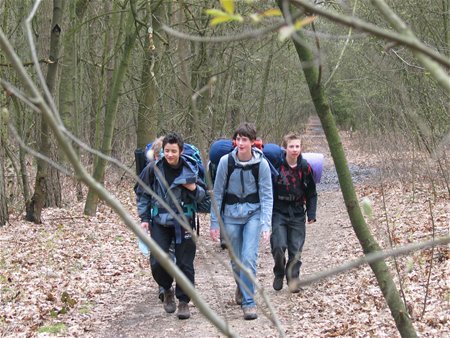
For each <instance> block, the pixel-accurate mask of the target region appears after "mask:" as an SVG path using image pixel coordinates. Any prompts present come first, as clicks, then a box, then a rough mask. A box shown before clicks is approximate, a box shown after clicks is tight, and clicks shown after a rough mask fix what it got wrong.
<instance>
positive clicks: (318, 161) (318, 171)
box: [302, 153, 324, 183]
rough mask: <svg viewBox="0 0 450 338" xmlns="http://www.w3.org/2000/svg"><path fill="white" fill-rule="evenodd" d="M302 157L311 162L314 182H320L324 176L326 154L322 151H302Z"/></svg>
mask: <svg viewBox="0 0 450 338" xmlns="http://www.w3.org/2000/svg"><path fill="white" fill-rule="evenodd" d="M302 157H303V158H304V159H305V160H306V161H307V162H308V163H309V165H310V166H311V168H312V170H313V178H314V182H316V183H320V178H321V177H322V170H323V161H324V156H323V154H320V153H302Z"/></svg>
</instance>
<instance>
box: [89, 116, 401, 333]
mask: <svg viewBox="0 0 450 338" xmlns="http://www.w3.org/2000/svg"><path fill="white" fill-rule="evenodd" d="M304 148H305V149H304V150H305V151H308V152H320V153H323V154H324V155H325V165H324V172H323V179H324V182H323V183H320V184H319V189H318V191H319V199H318V210H317V222H316V223H314V224H312V225H308V226H307V235H306V243H305V246H304V251H303V255H302V261H303V265H302V269H301V275H303V276H306V275H310V274H312V273H315V272H319V271H322V270H324V269H327V268H331V267H334V266H336V265H338V264H341V263H343V262H344V261H346V260H348V259H350V258H354V257H356V256H357V255H359V254H360V253H361V249H360V247H359V244H358V243H357V240H356V238H355V236H354V234H353V230H352V228H351V225H350V223H349V220H348V217H347V213H346V210H345V205H344V203H343V200H342V195H341V193H340V190H339V187H338V185H337V178H336V174H335V172H334V165H333V162H332V159H331V156H330V154H329V149H328V145H327V143H326V139H325V136H324V134H323V130H322V128H321V125H320V120H319V119H318V117H316V116H314V117H311V118H310V119H309V123H308V126H307V128H306V132H305V135H304ZM351 160H352V159H349V163H350V164H351ZM356 168H359V167H356ZM272 264H273V261H272V256H271V253H270V247H269V246H268V245H266V246H264V245H263V246H262V247H261V248H260V255H259V262H258V275H257V279H258V282H259V285H260V286H261V287H262V288H263V289H264V290H265V292H266V293H267V295H268V297H269V299H270V301H271V303H272V306H273V308H274V310H275V312H276V313H277V314H278V318H279V320H280V322H281V326H282V328H283V331H284V332H285V334H286V336H288V337H312V336H326V335H329V334H334V333H333V332H335V333H336V332H339V331H340V330H343V331H342V333H344V332H347V331H348V330H350V332H351V330H355V328H353V329H352V328H351V326H352V325H353V326H355V325H356V324H357V323H358V322H361V319H358V317H361V318H362V322H361V323H363V324H364V325H365V327H366V328H367V327H369V328H370V327H371V326H372V327H373V330H374V332H376V330H377V323H376V322H379V321H386V322H387V323H384V325H385V327H384V329H386V327H388V328H389V329H388V332H387V333H388V335H389V336H395V335H396V333H395V332H396V331H395V327H393V326H392V324H390V322H391V321H390V318H389V313H388V312H387V311H384V312H382V314H380V313H378V314H377V315H376V316H377V320H376V321H373V319H372V318H370V316H368V315H367V312H368V311H369V310H370V309H365V310H364V311H362V310H361V308H362V305H360V303H361V302H360V301H359V300H361V297H362V298H363V300H362V303H363V304H368V303H369V302H371V301H370V300H364V294H361V293H360V291H361V290H362V289H364V290H365V288H366V287H367V284H368V281H367V280H368V279H370V278H369V275H370V272H368V271H367V268H363V269H361V270H359V271H358V273H357V272H348V273H346V274H345V275H339V276H334V277H332V278H329V279H325V280H321V281H320V282H317V283H314V284H311V285H309V286H307V287H305V288H304V289H303V290H302V291H301V292H300V293H298V294H291V293H289V291H288V290H287V288H286V286H285V287H284V288H283V289H282V290H281V291H279V292H276V291H274V290H273V289H272V281H273V274H272ZM195 268H196V288H197V290H198V291H199V293H200V295H201V296H202V298H203V299H204V300H206V301H207V303H208V304H209V306H210V307H211V308H212V309H213V310H214V311H216V312H217V313H218V314H219V315H220V316H221V317H222V318H223V319H225V320H226V321H227V323H228V324H229V326H230V328H231V329H232V330H233V332H235V333H236V334H237V335H239V336H241V337H276V336H279V332H278V331H277V329H276V328H275V326H274V325H273V324H272V322H271V320H270V319H269V316H266V315H267V307H266V306H265V305H264V304H263V301H262V299H261V297H260V296H258V297H257V300H258V304H260V305H259V306H258V313H259V318H258V319H257V320H254V321H244V320H243V319H242V311H241V309H240V307H239V306H237V305H235V304H234V301H233V297H234V289H235V284H234V281H233V278H232V275H231V272H230V271H229V262H228V255H227V252H226V251H224V250H221V249H220V248H219V246H218V245H217V244H216V243H213V242H212V241H211V240H210V239H209V216H206V217H204V218H203V219H202V227H201V236H200V239H199V242H198V246H197V256H196V262H195ZM141 286H142V287H139V288H138V289H136V288H135V289H134V290H128V292H127V294H126V297H124V296H120V295H118V297H119V298H121V299H120V300H119V299H118V302H117V303H118V305H117V306H116V307H115V308H113V309H112V312H113V313H115V314H114V315H113V318H112V319H111V320H110V321H109V325H108V326H106V327H103V329H102V330H100V331H98V332H96V333H95V332H91V334H92V335H93V336H95V337H149V336H151V337H217V336H222V334H220V333H219V332H218V330H217V329H216V328H215V327H213V326H212V325H211V324H210V323H209V322H208V321H207V320H206V319H205V318H204V317H203V316H202V315H201V313H200V312H199V311H198V310H197V308H196V307H195V305H194V304H193V303H192V302H191V303H190V308H191V314H192V316H191V319H189V320H184V321H180V320H178V319H177V317H176V315H175V314H167V313H165V312H164V310H163V307H162V304H161V303H160V301H159V300H158V298H157V286H156V283H155V282H154V281H153V279H152V278H151V274H150V272H149V269H147V272H146V275H145V276H144V278H143V283H142V285H141ZM372 292H376V291H373V290H372ZM355 299H357V300H358V301H357V302H356V303H357V304H353V302H352V301H353V300H355ZM372 302H373V301H372ZM355 307H356V308H355ZM355 311H356V312H355ZM337 318H339V320H336V319H337ZM367 318H368V319H367ZM367 321H369V323H367ZM349 326H350V329H349ZM355 327H356V326H355ZM94 331H95V330H94ZM356 331H358V330H357V329H356ZM360 333H361V332H360Z"/></svg>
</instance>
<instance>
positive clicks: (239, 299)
mask: <svg viewBox="0 0 450 338" xmlns="http://www.w3.org/2000/svg"><path fill="white" fill-rule="evenodd" d="M234 300H235V301H236V304H237V305H242V292H241V289H240V288H239V286H236V291H235V292H234Z"/></svg>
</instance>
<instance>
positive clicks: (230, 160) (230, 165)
mask: <svg viewBox="0 0 450 338" xmlns="http://www.w3.org/2000/svg"><path fill="white" fill-rule="evenodd" d="M235 164H236V162H235V161H234V158H233V156H231V154H228V165H227V179H226V181H225V191H227V190H228V184H229V183H230V176H231V174H232V173H233V171H234V166H235Z"/></svg>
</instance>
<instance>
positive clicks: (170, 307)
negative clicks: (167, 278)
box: [163, 288, 177, 313]
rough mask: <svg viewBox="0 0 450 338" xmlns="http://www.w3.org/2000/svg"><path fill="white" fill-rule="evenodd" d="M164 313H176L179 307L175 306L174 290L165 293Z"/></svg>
mask: <svg viewBox="0 0 450 338" xmlns="http://www.w3.org/2000/svg"><path fill="white" fill-rule="evenodd" d="M163 304H164V311H166V312H167V313H174V312H175V310H176V309H177V305H176V304H175V297H174V294H173V289H172V288H170V289H169V290H165V291H164V302H163Z"/></svg>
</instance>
